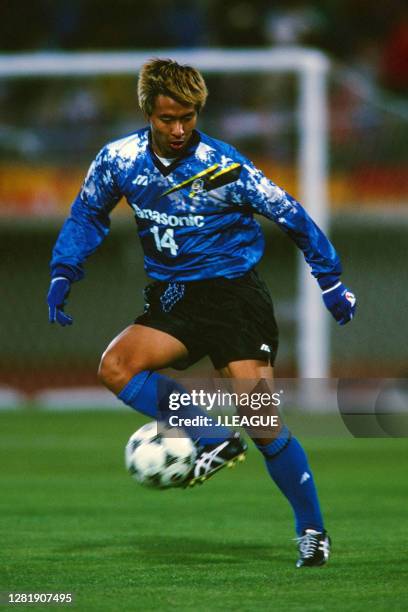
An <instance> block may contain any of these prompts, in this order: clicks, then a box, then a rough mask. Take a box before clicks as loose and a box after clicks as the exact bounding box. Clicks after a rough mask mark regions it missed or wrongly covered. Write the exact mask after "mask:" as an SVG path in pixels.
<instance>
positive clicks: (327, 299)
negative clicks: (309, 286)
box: [322, 281, 357, 325]
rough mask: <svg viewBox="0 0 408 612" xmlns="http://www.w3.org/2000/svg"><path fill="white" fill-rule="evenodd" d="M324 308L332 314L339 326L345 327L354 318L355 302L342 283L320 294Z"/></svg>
mask: <svg viewBox="0 0 408 612" xmlns="http://www.w3.org/2000/svg"><path fill="white" fill-rule="evenodd" d="M322 296H323V301H324V303H325V306H326V308H327V309H328V310H330V312H331V313H332V315H333V317H334V318H335V319H336V321H337V323H338V324H339V325H345V324H346V323H348V322H349V321H351V319H352V318H353V316H354V313H355V311H356V307H357V300H356V297H355V295H354V293H352V292H351V291H350V290H349V289H347V287H345V286H344V285H343V283H342V282H340V281H339V282H338V283H337V284H336V285H333V287H329V288H328V289H325V290H324V291H323V293H322Z"/></svg>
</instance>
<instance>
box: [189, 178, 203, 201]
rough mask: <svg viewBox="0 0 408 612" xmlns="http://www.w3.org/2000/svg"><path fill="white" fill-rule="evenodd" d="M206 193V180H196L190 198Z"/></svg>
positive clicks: (192, 185)
mask: <svg viewBox="0 0 408 612" xmlns="http://www.w3.org/2000/svg"><path fill="white" fill-rule="evenodd" d="M203 191H204V180H203V179H201V178H199V179H196V180H195V181H194V182H193V183H192V184H191V194H190V197H194V196H195V195H197V194H199V193H202V192H203Z"/></svg>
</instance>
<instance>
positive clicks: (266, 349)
mask: <svg viewBox="0 0 408 612" xmlns="http://www.w3.org/2000/svg"><path fill="white" fill-rule="evenodd" d="M260 350H261V351H266V352H267V353H270V352H271V347H270V346H269V345H268V344H261V349H260Z"/></svg>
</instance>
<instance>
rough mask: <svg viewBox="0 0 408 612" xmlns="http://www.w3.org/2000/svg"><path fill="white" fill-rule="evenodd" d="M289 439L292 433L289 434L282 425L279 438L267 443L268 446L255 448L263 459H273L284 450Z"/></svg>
mask: <svg viewBox="0 0 408 612" xmlns="http://www.w3.org/2000/svg"><path fill="white" fill-rule="evenodd" d="M291 437H292V433H291V432H290V430H289V428H288V427H286V425H284V426H283V427H282V429H281V431H280V432H279V436H278V437H277V438H275V440H272V442H269V444H267V445H265V446H262V445H260V444H257V447H258V448H259V450H260V451H261V453H262V454H263V455H264V456H265V457H267V458H268V459H274V458H275V457H277V456H278V455H279V454H280V453H281V452H282V451H283V450H285V448H286V447H287V445H288V444H289V442H290V440H291Z"/></svg>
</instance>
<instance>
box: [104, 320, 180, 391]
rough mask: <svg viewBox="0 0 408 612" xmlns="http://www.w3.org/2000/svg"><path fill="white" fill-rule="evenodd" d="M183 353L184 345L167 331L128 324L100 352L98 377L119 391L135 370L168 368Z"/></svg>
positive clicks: (109, 386)
mask: <svg viewBox="0 0 408 612" xmlns="http://www.w3.org/2000/svg"><path fill="white" fill-rule="evenodd" d="M187 355H188V351H187V349H186V347H185V346H184V344H183V343H182V342H180V340H177V338H174V337H173V336H171V335H170V334H166V333H165V332H162V331H160V330H158V329H153V328H152V327H146V326H145V325H138V324H134V325H130V326H129V327H127V328H126V329H124V330H123V331H122V332H121V333H120V334H119V335H118V336H116V338H114V339H113V340H112V342H111V343H110V344H109V346H108V347H107V349H106V351H105V352H104V353H103V355H102V359H101V363H100V366H99V378H100V379H101V381H102V382H103V383H104V385H106V386H107V387H108V388H109V389H110V390H111V391H113V392H114V393H119V392H120V391H121V390H122V389H123V387H124V386H125V385H126V384H127V383H128V382H129V380H130V379H131V378H132V377H133V376H135V375H136V374H138V373H139V372H142V371H144V370H160V369H162V368H166V367H169V366H171V365H172V364H174V363H176V362H177V361H178V360H180V359H182V358H185V357H186V356H187Z"/></svg>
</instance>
